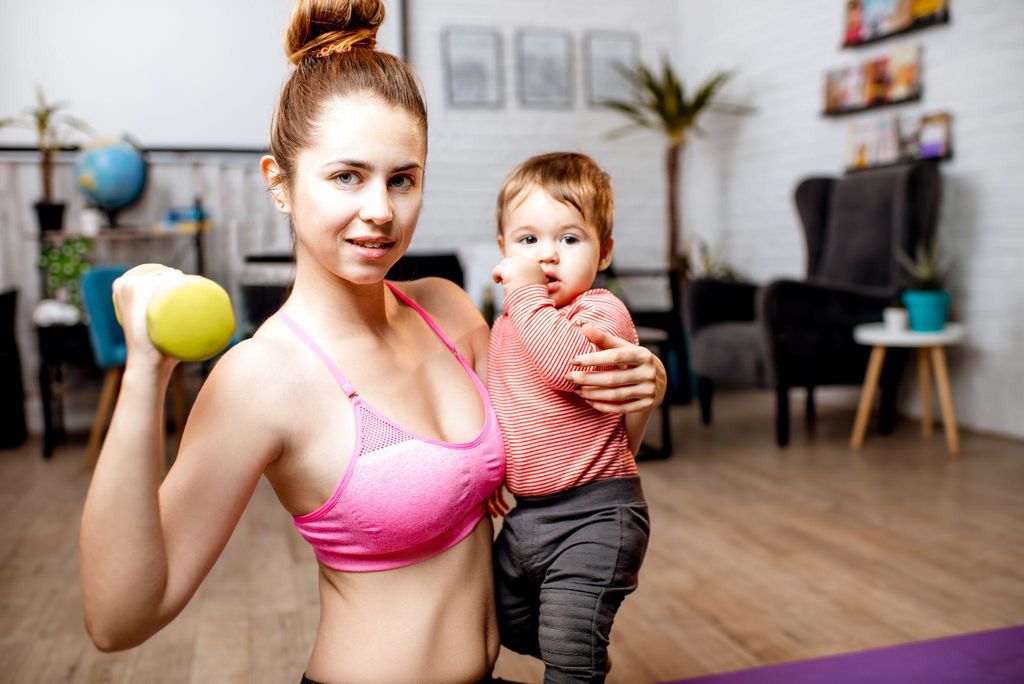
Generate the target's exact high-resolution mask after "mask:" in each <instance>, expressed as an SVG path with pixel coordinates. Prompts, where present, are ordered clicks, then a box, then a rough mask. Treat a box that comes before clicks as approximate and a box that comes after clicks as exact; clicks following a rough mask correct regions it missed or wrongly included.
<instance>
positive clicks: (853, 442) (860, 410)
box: [850, 347, 885, 449]
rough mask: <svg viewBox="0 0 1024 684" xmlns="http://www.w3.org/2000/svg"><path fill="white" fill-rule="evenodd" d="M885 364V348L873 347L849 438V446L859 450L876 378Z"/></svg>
mask: <svg viewBox="0 0 1024 684" xmlns="http://www.w3.org/2000/svg"><path fill="white" fill-rule="evenodd" d="M884 362H885V347H874V348H873V349H872V350H871V358H870V359H869V360H868V372H867V375H865V376H864V388H863V389H862V390H861V392H860V406H858V407H857V420H856V421H855V422H854V424H853V436H852V437H850V446H851V447H853V448H854V449H860V445H861V444H863V443H864V433H865V432H866V431H867V429H868V416H869V415H870V414H871V404H872V403H873V402H874V399H875V390H877V389H878V376H880V375H881V374H882V364H883V363H884Z"/></svg>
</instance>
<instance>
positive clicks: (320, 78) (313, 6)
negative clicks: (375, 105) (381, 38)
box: [270, 0, 427, 187]
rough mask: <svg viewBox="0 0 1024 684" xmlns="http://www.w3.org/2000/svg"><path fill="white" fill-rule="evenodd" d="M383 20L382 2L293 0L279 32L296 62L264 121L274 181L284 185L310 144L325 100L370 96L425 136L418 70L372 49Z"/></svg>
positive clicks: (369, 0)
mask: <svg viewBox="0 0 1024 684" xmlns="http://www.w3.org/2000/svg"><path fill="white" fill-rule="evenodd" d="M383 21H384V4H383V3H382V2H381V0H298V1H297V2H296V4H295V8H294V9H293V10H292V16H291V20H290V22H289V26H288V30H287V32H286V33H285V53H286V54H287V55H288V60H289V61H290V62H291V63H292V64H294V65H295V70H294V71H292V73H291V75H290V76H289V77H288V80H287V81H286V82H285V84H284V86H283V87H282V88H281V95H280V98H279V99H278V103H277V109H276V110H275V112H274V119H273V121H272V123H271V127H270V153H271V154H272V155H273V156H274V159H275V160H276V161H277V164H278V166H279V167H280V169H281V172H280V174H279V175H278V176H277V177H276V178H275V182H274V185H275V186H283V187H288V185H289V183H290V181H291V179H292V177H293V176H294V171H295V160H296V158H297V157H298V155H299V152H300V151H301V150H302V149H303V148H304V147H305V146H307V145H308V144H309V143H310V140H311V139H312V138H313V135H314V133H315V131H316V124H317V121H318V119H319V117H320V114H321V112H322V110H323V107H324V105H325V104H326V103H327V102H329V101H330V100H333V99H335V98H339V97H345V96H347V95H355V94H368V95H371V96H374V97H376V98H379V99H380V100H381V101H382V102H384V103H385V104H388V105H391V106H394V107H399V108H401V109H404V110H405V111H407V112H409V114H411V115H412V116H413V118H414V120H415V121H416V122H417V123H419V124H420V125H421V126H422V129H423V139H424V141H425V140H426V137H427V110H426V106H425V105H424V102H423V94H422V90H421V87H420V83H419V80H418V79H417V78H416V74H415V73H414V72H413V70H412V69H411V68H410V67H409V65H408V64H406V63H405V62H404V61H402V60H401V59H399V58H398V57H395V56H394V55H391V54H388V53H386V52H379V51H377V50H376V42H377V38H376V37H377V29H378V28H380V25H381V23H383Z"/></svg>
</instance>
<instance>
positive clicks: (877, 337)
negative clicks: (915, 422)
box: [850, 323, 966, 458]
mask: <svg viewBox="0 0 1024 684" xmlns="http://www.w3.org/2000/svg"><path fill="white" fill-rule="evenodd" d="M965 336H966V331H965V330H964V326H963V325H961V324H959V323H949V324H947V325H946V327H945V328H943V329H942V330H941V331H939V332H928V333H924V332H913V331H911V330H889V329H888V328H886V327H885V325H883V324H882V323H864V324H862V325H858V326H856V327H855V328H854V329H853V339H854V340H856V341H857V342H858V343H859V344H864V345H869V346H871V347H872V349H871V358H870V359H869V360H868V370H867V374H866V375H865V376H864V388H863V390H861V395H860V405H859V406H858V407H857V420H856V421H855V422H854V424H853V436H852V437H850V446H851V447H853V448H854V449H860V447H861V444H863V443H864V433H865V432H866V431H867V427H868V415H869V414H870V413H871V405H872V403H873V402H874V398H875V391H876V390H877V389H878V377H879V375H880V374H881V372H882V364H883V362H884V361H885V352H886V350H887V349H888V348H889V347H914V348H916V349H917V370H918V377H919V382H920V383H921V433H922V434H923V435H924V437H925V438H929V437H931V436H932V393H931V369H932V368H934V369H935V385H936V388H937V389H938V394H939V405H940V406H941V407H942V425H943V427H944V428H945V431H946V445H947V447H948V448H949V455H950V457H951V458H956V457H957V456H959V455H960V438H959V436H958V435H957V430H956V418H955V417H954V415H953V395H952V393H951V392H950V389H949V373H948V372H947V370H946V352H945V348H946V347H949V346H952V345H956V344H960V343H961V342H963V340H964V337H965Z"/></svg>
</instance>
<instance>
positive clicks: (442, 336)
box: [384, 280, 462, 359]
mask: <svg viewBox="0 0 1024 684" xmlns="http://www.w3.org/2000/svg"><path fill="white" fill-rule="evenodd" d="M384 282H385V283H387V286H388V287H390V288H391V291H392V292H394V293H395V296H396V297H398V298H399V299H401V300H402V301H403V302H405V303H406V304H408V305H409V306H410V307H412V309H413V310H414V311H415V312H416V313H418V314H419V315H420V318H422V319H423V320H424V321H426V323H427V325H429V326H430V329H431V330H433V331H434V334H435V335H437V336H438V337H439V338H440V339H441V341H442V342H444V346H446V347H448V350H449V351H451V352H452V353H453V354H455V355H456V356H458V357H459V358H460V359H461V358H462V354H460V353H459V350H458V349H456V348H455V345H454V344H452V343H451V342H449V341H448V338H447V337H445V334H444V333H443V332H441V329H440V328H439V327H437V324H436V323H434V319H432V318H431V317H430V316H428V315H427V312H426V311H424V310H423V308H422V307H421V306H420V305H419V304H417V303H416V302H414V301H412V300H411V299H409V297H408V296H406V295H405V293H403V292H402V291H401V290H399V289H398V288H397V287H395V286H394V285H393V284H392V283H390V282H388V281H386V280H385V281H384Z"/></svg>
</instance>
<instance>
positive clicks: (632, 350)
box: [568, 324, 667, 453]
mask: <svg viewBox="0 0 1024 684" xmlns="http://www.w3.org/2000/svg"><path fill="white" fill-rule="evenodd" d="M582 330H583V334H584V335H586V336H587V338H588V339H589V340H590V341H591V342H593V343H594V344H596V345H597V346H598V347H600V350H599V351H596V352H591V353H590V354H583V355H581V356H578V357H577V358H576V359H575V361H574V362H573V365H575V366H576V367H577V370H574V371H571V372H570V373H569V375H568V378H569V379H570V380H572V381H573V382H575V383H577V384H578V385H579V386H580V387H579V389H578V390H577V394H579V395H580V396H581V397H583V399H584V400H586V402H587V403H588V404H590V405H591V406H593V407H594V408H596V409H597V410H598V411H604V412H605V413H621V414H625V419H626V431H627V433H628V434H629V448H630V450H631V451H632V452H633V453H636V451H637V449H638V448H639V447H640V442H641V440H642V439H643V436H644V430H645V429H646V428H647V421H648V420H649V419H650V417H651V414H652V413H654V409H655V408H657V407H658V406H659V405H660V404H661V402H662V400H664V398H665V386H666V384H667V380H666V375H665V366H664V365H663V364H662V363H661V359H659V358H658V357H657V356H655V355H654V354H653V353H651V351H650V350H649V349H647V348H645V347H641V346H639V345H635V344H630V343H629V342H626V341H625V340H623V339H620V338H618V337H615V336H614V335H609V334H608V333H606V332H604V331H603V330H601V329H599V328H597V327H596V326H593V325H590V324H584V325H583V326H582ZM594 366H606V367H607V366H616V368H614V369H612V370H588V369H589V368H591V367H594Z"/></svg>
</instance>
